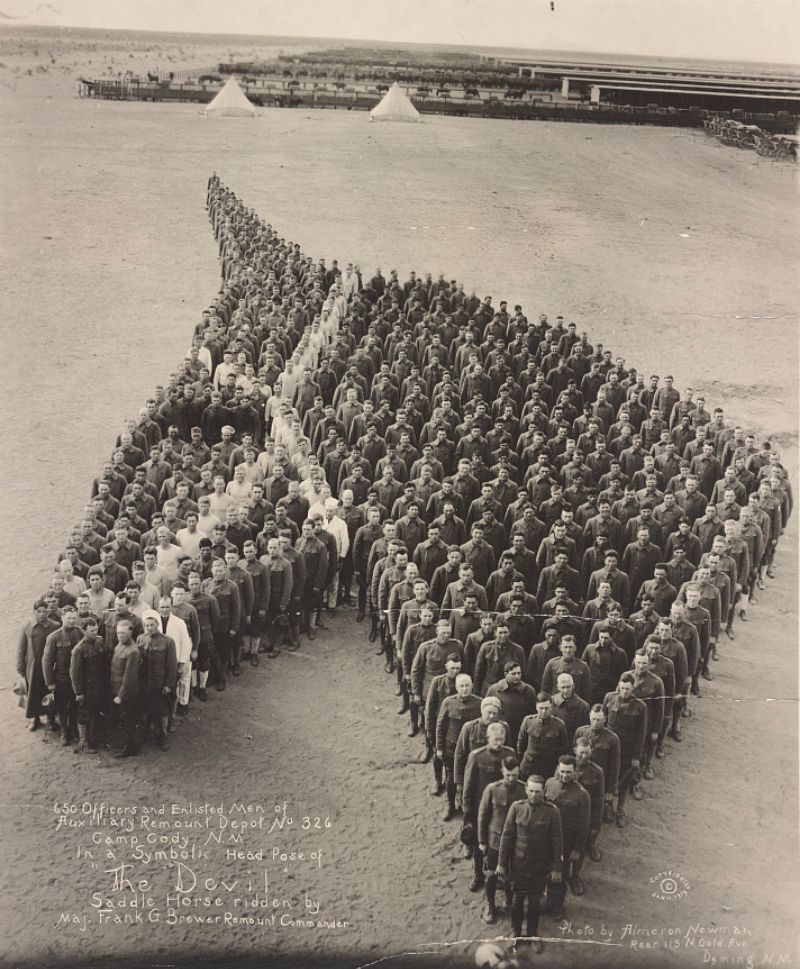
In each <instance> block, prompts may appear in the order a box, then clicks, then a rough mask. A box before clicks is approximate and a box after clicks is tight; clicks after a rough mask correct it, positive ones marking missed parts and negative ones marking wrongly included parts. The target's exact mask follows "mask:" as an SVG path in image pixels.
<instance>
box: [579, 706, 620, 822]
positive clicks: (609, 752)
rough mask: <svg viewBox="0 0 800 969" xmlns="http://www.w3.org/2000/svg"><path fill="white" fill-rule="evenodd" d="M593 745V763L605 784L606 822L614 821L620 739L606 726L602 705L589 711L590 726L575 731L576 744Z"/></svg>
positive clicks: (604, 816)
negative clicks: (585, 741) (598, 769)
mask: <svg viewBox="0 0 800 969" xmlns="http://www.w3.org/2000/svg"><path fill="white" fill-rule="evenodd" d="M584 739H586V740H588V741H590V743H591V745H592V763H593V764H596V765H597V766H598V767H599V768H600V769H601V770H602V772H603V779H604V782H605V807H604V811H603V820H604V821H609V822H610V821H613V820H614V795H615V794H616V793H617V784H618V782H619V755H620V744H619V737H618V736H617V735H616V734H615V733H614V731H613V730H609V729H608V727H607V726H606V714H605V710H603V706H602V704H600V703H595V704H594V706H593V707H592V708H591V710H590V711H589V726H588V727H578V729H577V730H576V731H575V744H579V743H580V742H581V741H582V740H584Z"/></svg>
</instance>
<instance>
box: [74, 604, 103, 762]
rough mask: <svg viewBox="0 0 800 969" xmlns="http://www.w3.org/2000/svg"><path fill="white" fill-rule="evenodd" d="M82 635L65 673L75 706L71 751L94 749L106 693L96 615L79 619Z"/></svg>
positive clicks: (93, 751) (90, 751)
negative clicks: (75, 735)
mask: <svg viewBox="0 0 800 969" xmlns="http://www.w3.org/2000/svg"><path fill="white" fill-rule="evenodd" d="M80 628H81V630H82V632H83V638H82V639H81V640H80V642H79V643H77V645H76V646H75V648H74V649H73V650H72V655H71V656H70V664H69V677H70V682H71V683H72V689H73V692H74V693H75V702H76V705H77V708H78V743H77V744H76V746H75V748H74V753H76V754H80V753H83V752H84V751H85V752H86V753H89V754H96V753H97V728H98V721H99V718H100V714H101V713H102V711H103V708H104V706H105V702H106V699H107V696H108V665H107V662H106V661H107V654H106V652H105V649H104V646H103V640H102V638H101V637H100V635H99V634H98V633H99V628H98V623H97V617H96V616H87V617H86V618H85V619H83V620H82V621H81V627H80Z"/></svg>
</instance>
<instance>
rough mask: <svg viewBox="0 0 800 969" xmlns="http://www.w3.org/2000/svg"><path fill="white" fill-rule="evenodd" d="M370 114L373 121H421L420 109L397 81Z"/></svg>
mask: <svg viewBox="0 0 800 969" xmlns="http://www.w3.org/2000/svg"><path fill="white" fill-rule="evenodd" d="M369 114H370V120H372V121H419V111H417V109H416V108H415V107H414V105H413V104H412V103H411V101H410V100H409V98H408V95H407V94H406V93H405V91H404V90H403V89H402V88H401V87H400V85H399V84H398V83H397V81H395V82H394V84H393V85H392V86H391V87H390V88H389V90H388V91H387V92H386V94H385V95H384V96H383V100H382V101H381V102H380V104H376V105H375V107H374V108H373V109H372V111H370V113H369Z"/></svg>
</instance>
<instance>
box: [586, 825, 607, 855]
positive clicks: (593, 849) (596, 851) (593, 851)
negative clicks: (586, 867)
mask: <svg viewBox="0 0 800 969" xmlns="http://www.w3.org/2000/svg"><path fill="white" fill-rule="evenodd" d="M599 833H600V832H599V831H598V833H597V834H599ZM597 834H595V835H593V836H591V837H590V838H589V845H588V849H587V850H588V852H589V857H590V858H591V859H592V861H601V860H602V858H603V852H602V851H601V850H600V848H599V847H598V845H597Z"/></svg>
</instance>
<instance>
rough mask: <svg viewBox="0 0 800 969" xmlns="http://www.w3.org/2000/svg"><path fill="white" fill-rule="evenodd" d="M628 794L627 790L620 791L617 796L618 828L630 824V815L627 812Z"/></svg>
mask: <svg viewBox="0 0 800 969" xmlns="http://www.w3.org/2000/svg"><path fill="white" fill-rule="evenodd" d="M627 796H628V792H627V791H620V792H619V795H618V797H617V815H616V822H617V827H618V828H627V826H628V815H627V814H626V813H625V800H626V799H627Z"/></svg>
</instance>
